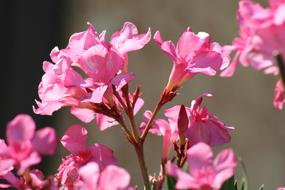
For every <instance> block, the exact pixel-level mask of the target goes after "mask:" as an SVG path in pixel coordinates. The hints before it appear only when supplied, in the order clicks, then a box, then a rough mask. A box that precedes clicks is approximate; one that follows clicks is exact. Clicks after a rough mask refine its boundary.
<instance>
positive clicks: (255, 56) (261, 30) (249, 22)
mask: <svg viewBox="0 0 285 190" xmlns="http://www.w3.org/2000/svg"><path fill="white" fill-rule="evenodd" d="M270 4H271V7H269V8H263V7H262V6H261V5H259V4H258V3H254V2H252V1H250V0H242V1H240V2H239V9H238V13H237V17H238V21H239V26H240V36H239V37H237V38H236V39H234V41H233V46H232V50H234V51H235V52H236V57H235V58H234V60H233V62H232V64H231V65H230V67H228V68H227V69H226V70H224V71H223V72H222V74H221V75H222V76H227V77H229V76H232V75H233V74H234V71H235V69H236V67H237V64H238V61H239V62H240V63H241V64H242V65H243V66H249V65H250V66H251V67H252V68H254V69H256V70H263V71H264V73H266V74H273V75H277V74H278V73H279V70H278V67H277V65H276V64H275V56H276V54H280V55H281V56H282V58H283V59H285V49H284V43H285V35H284V30H285V1H281V0H280V1H279V0H271V1H270Z"/></svg>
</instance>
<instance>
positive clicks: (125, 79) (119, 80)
mask: <svg viewBox="0 0 285 190" xmlns="http://www.w3.org/2000/svg"><path fill="white" fill-rule="evenodd" d="M134 78H135V75H134V73H129V72H128V73H120V74H118V75H116V76H115V77H114V78H113V79H112V81H111V84H112V85H114V86H115V87H116V89H117V90H118V91H119V90H121V89H122V88H123V87H124V86H125V85H126V84H128V83H129V82H130V81H132V80H134Z"/></svg>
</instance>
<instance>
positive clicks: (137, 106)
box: [134, 98, 144, 115]
mask: <svg viewBox="0 0 285 190" xmlns="http://www.w3.org/2000/svg"><path fill="white" fill-rule="evenodd" d="M143 105H144V100H143V99H142V98H138V99H137V102H136V104H135V107H134V115H136V114H137V113H138V112H139V111H140V109H141V108H142V107H143Z"/></svg>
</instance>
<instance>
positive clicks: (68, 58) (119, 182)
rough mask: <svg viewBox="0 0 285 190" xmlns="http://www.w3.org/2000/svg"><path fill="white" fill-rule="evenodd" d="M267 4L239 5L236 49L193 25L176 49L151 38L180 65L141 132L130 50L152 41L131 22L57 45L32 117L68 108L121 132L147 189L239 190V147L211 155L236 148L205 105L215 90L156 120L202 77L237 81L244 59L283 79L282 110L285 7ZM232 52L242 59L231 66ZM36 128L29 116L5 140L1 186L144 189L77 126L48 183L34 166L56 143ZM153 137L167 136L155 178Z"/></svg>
mask: <svg viewBox="0 0 285 190" xmlns="http://www.w3.org/2000/svg"><path fill="white" fill-rule="evenodd" d="M270 5H271V7H270V8H263V7H261V6H260V5H258V4H256V3H253V2H251V1H249V0H242V1H240V7H239V10H238V19H239V23H240V37H238V38H236V39H235V40H234V42H233V45H231V46H221V45H219V44H218V43H216V42H213V41H212V39H211V37H210V35H209V34H207V33H205V32H199V33H197V34H195V33H194V32H193V31H192V30H191V29H190V28H187V29H186V31H185V32H183V33H182V35H181V36H180V38H179V40H178V42H177V45H176V46H175V45H174V43H173V42H172V41H164V40H163V39H162V37H161V35H160V32H159V31H157V32H156V33H155V34H154V36H153V40H154V41H155V42H156V43H157V44H158V45H159V46H160V48H161V50H162V51H163V52H164V53H165V54H166V55H167V56H170V57H171V59H172V61H173V67H172V71H171V73H170V76H169V80H168V82H167V84H166V86H165V88H164V89H163V90H162V91H161V95H160V98H159V100H158V101H157V104H156V106H155V107H154V109H153V110H152V111H150V110H147V111H145V112H144V114H143V122H141V123H140V125H137V123H136V120H135V115H136V114H137V113H138V111H139V110H140V109H141V108H142V106H143V104H144V101H143V99H142V97H141V88H140V87H139V86H138V87H137V88H136V89H135V90H134V91H133V92H131V90H130V89H129V84H130V83H131V82H132V81H133V79H134V78H135V75H134V73H132V72H131V71H129V69H128V64H129V63H128V53H129V52H130V51H135V50H140V49H142V48H143V47H144V46H145V45H147V44H148V43H149V41H150V40H151V32H150V29H149V30H148V31H147V32H146V33H142V34H141V33H139V32H138V29H137V27H136V26H135V25H134V24H132V23H130V22H126V23H124V25H123V27H122V29H121V30H120V31H118V32H115V33H114V34H112V35H111V38H110V40H109V41H107V40H106V39H105V33H106V31H103V32H101V33H100V34H98V33H97V31H96V29H95V28H94V26H93V25H92V24H90V23H88V29H87V30H86V31H83V32H80V33H76V34H73V35H72V36H71V37H70V39H69V43H68V45H67V47H66V48H63V49H59V48H58V47H55V48H54V49H53V50H52V51H51V53H50V58H51V61H52V62H49V61H44V62H43V70H44V72H45V74H44V75H43V77H42V81H41V82H40V84H39V88H38V94H39V98H40V101H36V104H37V105H36V106H34V107H33V109H34V112H35V113H36V114H40V115H53V113H54V112H55V111H57V110H59V109H61V108H62V107H70V108H71V109H70V113H71V114H72V115H74V116H76V117H77V118H78V119H80V120H81V121H83V122H85V123H89V122H91V121H93V120H96V124H97V126H98V128H99V129H100V130H105V129H108V128H110V127H112V126H115V125H118V126H119V127H120V128H121V129H122V131H123V133H124V135H125V137H126V139H127V140H128V141H129V143H130V145H131V146H133V147H134V149H135V152H136V156H137V159H138V162H139V165H140V170H141V175H142V179H143V182H144V188H145V189H146V190H150V189H157V190H161V189H165V188H166V187H165V186H166V184H167V188H168V189H169V190H170V189H189V190H219V189H226V190H233V189H235V190H238V185H237V183H236V182H235V179H234V177H235V173H236V168H237V164H238V161H237V156H236V155H235V153H234V152H233V150H232V149H229V148H226V149H224V150H222V151H221V152H220V153H219V154H218V155H217V156H216V157H214V154H213V152H212V148H215V147H218V146H221V145H225V144H227V143H229V142H230V140H231V133H232V131H233V130H234V127H232V126H229V125H227V124H225V123H224V122H222V121H221V120H220V119H219V118H218V117H217V116H215V115H214V114H212V113H210V112H209V111H208V109H207V108H206V106H204V105H203V104H202V103H203V99H204V98H205V97H210V96H212V95H211V94H210V93H202V94H201V95H200V96H198V97H197V98H196V99H195V100H193V101H192V102H191V104H190V105H189V106H185V105H183V104H182V105H175V106H173V107H170V108H165V109H164V110H163V113H164V116H165V118H157V115H158V113H159V111H161V110H162V109H163V107H164V106H165V105H166V104H167V103H168V102H171V101H172V99H173V98H175V96H176V94H177V92H178V90H179V88H180V87H181V86H182V85H183V84H184V83H185V82H186V81H187V80H190V79H192V78H193V77H194V76H195V75H196V74H203V75H207V76H214V75H216V74H220V75H222V76H231V75H232V74H233V72H234V70H235V68H236V66H237V63H238V61H239V62H241V64H243V65H244V66H248V65H251V66H252V67H253V68H255V69H257V70H264V71H265V73H272V74H274V75H278V74H280V78H281V79H279V80H278V82H277V85H276V88H275V96H274V106H275V107H276V108H278V109H282V107H283V104H284V103H285V94H284V93H285V91H284V81H285V65H284V62H283V60H285V51H284V47H283V45H284V43H285V34H283V33H282V32H284V31H283V30H284V29H285V1H282V0H271V1H270ZM283 42H284V43H283ZM232 51H235V52H236V56H235V57H234V58H233V60H230V53H231V52H232ZM275 58H277V61H278V63H275ZM230 62H231V64H230ZM35 128H36V127H35V123H34V121H33V119H32V118H31V117H30V116H28V115H25V114H20V115H18V116H16V117H15V118H14V119H13V120H12V121H11V122H9V123H8V126H7V130H6V131H7V132H6V133H7V134H6V136H7V141H6V142H7V143H6V142H5V140H4V139H3V140H2V139H0V180H1V182H0V188H9V187H14V188H16V189H51V190H57V189H64V190H65V189H68V190H74V189H75V190H77V189H78V190H81V189H82V190H83V189H87V190H134V189H137V188H138V187H137V186H135V185H133V184H132V183H131V176H130V174H129V173H128V171H127V170H125V169H123V168H121V167H120V166H119V164H120V163H119V162H118V160H117V159H116V157H115V154H114V152H113V150H112V149H111V148H109V147H107V146H105V145H103V144H97V143H93V144H91V145H87V142H86V141H87V135H88V131H87V129H86V128H85V127H84V126H81V125H79V124H75V125H72V126H70V127H69V128H68V129H67V130H66V131H65V133H64V135H63V136H62V137H61V138H60V142H61V144H62V146H63V147H64V148H65V149H66V150H67V151H68V152H69V155H66V156H65V157H64V158H62V161H61V164H60V165H59V166H58V169H57V171H56V172H54V174H52V175H49V176H46V174H44V172H42V171H40V170H39V169H35V168H34V167H35V165H36V164H38V163H40V162H41V155H52V154H54V152H55V149H56V145H57V137H56V133H55V130H54V129H53V128H50V127H45V128H42V129H39V130H37V131H36V132H35ZM149 133H152V134H154V135H157V136H161V137H162V155H161V157H160V159H161V170H160V171H159V174H158V175H154V176H150V175H149V173H148V170H147V165H146V163H145V158H144V143H145V140H146V137H147V135H148V134H149ZM243 187H244V184H243V185H242V189H243ZM283 189H284V188H281V187H280V188H278V190H283Z"/></svg>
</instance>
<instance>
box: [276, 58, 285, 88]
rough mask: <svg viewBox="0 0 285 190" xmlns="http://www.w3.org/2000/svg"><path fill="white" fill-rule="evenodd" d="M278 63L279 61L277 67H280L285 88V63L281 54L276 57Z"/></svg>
mask: <svg viewBox="0 0 285 190" xmlns="http://www.w3.org/2000/svg"><path fill="white" fill-rule="evenodd" d="M276 61H277V65H278V67H279V72H280V76H281V79H282V82H283V86H284V88H285V63H284V60H283V58H282V56H281V55H280V54H277V55H276Z"/></svg>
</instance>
